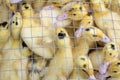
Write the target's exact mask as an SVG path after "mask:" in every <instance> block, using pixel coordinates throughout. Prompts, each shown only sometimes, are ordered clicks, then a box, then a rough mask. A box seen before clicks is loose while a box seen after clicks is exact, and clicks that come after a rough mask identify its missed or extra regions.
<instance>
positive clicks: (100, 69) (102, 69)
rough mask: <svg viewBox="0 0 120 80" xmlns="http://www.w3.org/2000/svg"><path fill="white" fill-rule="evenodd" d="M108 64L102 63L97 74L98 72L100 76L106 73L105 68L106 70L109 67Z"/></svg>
mask: <svg viewBox="0 0 120 80" xmlns="http://www.w3.org/2000/svg"><path fill="white" fill-rule="evenodd" d="M109 64H110V63H109V62H105V61H104V62H103V63H102V64H101V65H100V67H99V72H100V74H105V73H106V72H107V68H108V66H109Z"/></svg>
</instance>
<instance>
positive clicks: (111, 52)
mask: <svg viewBox="0 0 120 80" xmlns="http://www.w3.org/2000/svg"><path fill="white" fill-rule="evenodd" d="M118 50H119V46H118V45H117V44H116V43H114V42H110V43H107V44H106V45H105V46H104V48H103V49H102V50H101V49H100V50H96V51H93V52H91V53H90V55H89V58H90V60H91V62H92V64H93V67H94V69H95V70H99V72H100V74H105V73H106V71H107V68H108V66H109V65H110V64H111V63H112V62H114V61H116V60H117V59H118V55H119V53H118ZM95 60H96V61H95Z"/></svg>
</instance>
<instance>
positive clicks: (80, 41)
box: [75, 26, 110, 54]
mask: <svg viewBox="0 0 120 80" xmlns="http://www.w3.org/2000/svg"><path fill="white" fill-rule="evenodd" d="M75 36H76V37H77V45H76V46H77V47H76V49H77V51H78V52H81V53H83V52H84V53H85V54H88V51H89V48H94V47H95V45H94V43H95V41H102V42H105V43H108V42H110V39H109V37H107V36H106V35H105V34H104V33H103V32H102V31H101V30H100V29H98V28H96V27H93V26H91V27H88V28H85V29H83V28H82V27H80V28H79V29H78V30H77V31H76V32H75ZM80 36H81V37H80ZM79 37H80V38H79ZM83 45H84V48H83Z"/></svg>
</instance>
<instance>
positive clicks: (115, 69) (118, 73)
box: [107, 60, 120, 79]
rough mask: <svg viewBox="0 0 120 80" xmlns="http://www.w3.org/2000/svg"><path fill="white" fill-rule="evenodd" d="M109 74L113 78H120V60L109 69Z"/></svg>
mask: <svg viewBox="0 0 120 80" xmlns="http://www.w3.org/2000/svg"><path fill="white" fill-rule="evenodd" d="M107 73H108V75H109V76H111V78H116V79H117V78H120V60H116V61H115V62H113V63H111V65H110V66H109V67H108V70H107Z"/></svg>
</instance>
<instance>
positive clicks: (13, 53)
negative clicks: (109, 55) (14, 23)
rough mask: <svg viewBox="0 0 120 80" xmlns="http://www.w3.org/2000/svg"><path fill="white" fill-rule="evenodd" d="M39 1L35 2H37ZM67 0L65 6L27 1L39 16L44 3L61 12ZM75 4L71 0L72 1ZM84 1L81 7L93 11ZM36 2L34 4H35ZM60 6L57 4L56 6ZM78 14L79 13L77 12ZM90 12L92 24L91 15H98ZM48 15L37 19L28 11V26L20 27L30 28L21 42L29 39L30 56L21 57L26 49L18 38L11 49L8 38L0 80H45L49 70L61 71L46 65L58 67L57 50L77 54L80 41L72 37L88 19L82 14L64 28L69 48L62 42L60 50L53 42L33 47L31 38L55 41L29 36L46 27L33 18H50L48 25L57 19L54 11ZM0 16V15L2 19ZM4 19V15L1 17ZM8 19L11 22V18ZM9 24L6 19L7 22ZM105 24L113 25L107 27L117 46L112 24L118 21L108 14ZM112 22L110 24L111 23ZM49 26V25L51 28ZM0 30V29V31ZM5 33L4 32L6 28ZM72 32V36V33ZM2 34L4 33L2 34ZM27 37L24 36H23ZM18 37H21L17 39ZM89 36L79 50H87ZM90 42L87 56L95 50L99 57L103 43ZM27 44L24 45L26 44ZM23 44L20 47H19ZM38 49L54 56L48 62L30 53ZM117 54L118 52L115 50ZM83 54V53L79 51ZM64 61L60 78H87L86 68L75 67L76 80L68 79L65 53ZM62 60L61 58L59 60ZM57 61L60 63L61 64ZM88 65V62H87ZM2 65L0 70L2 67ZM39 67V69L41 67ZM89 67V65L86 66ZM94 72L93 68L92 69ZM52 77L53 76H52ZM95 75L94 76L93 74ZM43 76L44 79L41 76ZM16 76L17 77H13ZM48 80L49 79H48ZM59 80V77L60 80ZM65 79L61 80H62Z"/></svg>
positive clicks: (0, 61) (50, 1) (53, 0)
mask: <svg viewBox="0 0 120 80" xmlns="http://www.w3.org/2000/svg"><path fill="white" fill-rule="evenodd" d="M37 1H38V2H37ZM67 1H68V0H66V2H65V3H64V1H63V0H47V1H46V0H36V2H35V0H31V1H29V0H28V2H29V3H30V4H31V5H32V7H33V10H34V11H36V13H38V12H39V10H41V9H42V8H43V5H44V3H48V4H47V5H53V4H55V6H56V5H57V7H58V8H59V9H61V7H62V6H65V5H66V4H68V2H70V1H71V0H70V1H68V2H67ZM73 1H74V0H73ZM85 1H86V2H80V3H81V4H82V5H84V4H88V5H89V7H90V6H91V8H92V3H91V2H89V1H88V0H85ZM75 2H77V3H78V1H77V0H76V1H75ZM22 3H23V2H21V3H20V4H19V6H18V10H17V11H19V12H22V11H21V9H20V6H21V5H22ZM34 3H35V4H34ZM58 3H59V4H58ZM3 4H6V2H3V3H2V4H0V14H1V13H3V14H7V13H6V12H2V11H4V10H2V9H1V6H3ZM96 4H99V5H101V4H103V3H96ZM38 5H39V7H38ZM44 6H46V5H44ZM71 6H73V4H72V3H71ZM110 10H112V6H110ZM78 11H79V10H78ZM102 11H103V10H102V8H101V12H102ZM10 12H11V11H8V13H10ZM82 12H84V10H82ZM89 13H90V15H92V17H93V18H92V19H91V20H93V21H95V20H96V19H95V18H94V13H97V12H95V11H93V10H91V12H89ZM48 14H50V15H51V16H50V17H45V16H44V14H41V15H42V16H41V17H38V16H33V15H32V11H30V15H31V16H30V17H28V18H27V19H29V20H30V26H29V27H23V28H26V29H27V28H29V29H30V30H31V33H30V34H31V37H24V39H28V40H30V41H31V47H29V49H30V54H29V56H27V57H26V56H24V53H23V51H24V50H25V49H26V47H24V45H23V44H21V43H23V42H24V41H23V40H22V39H21V38H20V39H18V41H20V42H19V43H18V44H17V47H16V46H15V47H14V44H13V42H11V41H12V40H13V39H12V38H11V37H9V39H8V42H7V45H5V47H4V48H3V49H1V55H0V68H1V69H0V80H44V79H45V78H44V76H45V75H46V72H49V71H53V72H54V71H55V70H56V72H58V73H59V71H61V69H59V66H58V67H56V68H55V67H50V68H49V66H50V63H51V61H53V64H59V63H58V62H56V61H57V60H58V59H57V58H58V57H59V56H58V55H57V56H56V53H57V50H59V49H64V52H65V51H66V49H70V48H71V49H76V51H75V52H76V53H78V51H79V48H78V42H79V39H76V37H75V35H74V33H75V32H76V30H77V29H78V28H79V23H80V21H81V20H87V19H85V18H84V14H81V15H82V18H81V19H80V20H78V22H77V21H75V20H74V17H75V15H77V14H75V15H72V16H71V17H70V19H73V20H71V21H72V22H71V25H70V26H67V27H65V29H66V30H67V32H68V34H69V36H70V40H71V43H72V44H71V46H70V47H69V46H67V45H65V44H66V41H65V40H64V45H65V46H62V47H58V46H56V43H55V41H53V42H52V43H51V45H48V46H41V47H33V46H34V39H39V38H42V39H44V38H48V39H49V38H52V39H56V38H57V35H51V36H38V37H36V36H35V37H33V36H32V35H33V34H34V32H33V30H32V29H33V28H37V27H46V26H44V25H40V26H35V25H34V24H33V22H32V20H33V19H37V20H39V18H50V21H51V22H54V19H55V18H56V17H53V16H54V14H53V12H52V10H51V11H50V13H48ZM1 17H2V16H1ZM3 17H4V16H3ZM10 20H12V18H11V19H10ZM20 20H22V18H20ZM104 20H106V19H105V18H103V19H101V21H100V22H102V21H104ZM3 21H4V19H3V18H0V22H3ZM8 21H9V20H8ZM107 21H108V22H110V24H112V25H113V27H112V28H109V27H108V28H107V30H108V29H109V30H113V32H114V38H113V39H114V40H115V42H116V43H117V42H118V41H119V36H116V35H117V33H116V31H119V28H117V29H116V27H114V24H115V21H118V22H119V20H118V19H114V18H113V13H112V12H111V18H110V19H107ZM111 22H112V23H111ZM102 23H104V22H102ZM52 24H54V23H52ZM63 25H64V23H63ZM94 25H95V26H96V24H95V23H94ZM0 27H1V25H0ZM50 27H52V26H50ZM0 29H1V28H0ZM1 30H3V29H1ZM5 30H6V29H5ZM8 30H9V31H10V33H11V29H10V28H9V29H8ZM104 30H106V28H105V29H104ZM93 31H94V34H96V32H95V30H93ZM41 32H42V33H40V34H42V35H44V29H42V31H41ZM71 32H72V33H71ZM104 33H106V32H104ZM0 34H2V33H1V32H0ZM3 34H4V33H3ZM26 34H27V33H26ZM0 37H1V36H0ZM20 37H21V36H20ZM87 37H88V36H84V38H82V39H83V41H84V45H82V43H81V45H82V47H81V48H82V49H81V50H86V51H87V50H88V40H87V39H86V38H87ZM67 38H69V37H67ZM3 39H4V38H0V40H3ZM90 41H91V42H93V46H94V47H89V50H88V51H89V52H88V54H90V53H92V52H93V51H95V52H96V54H99V50H102V49H103V43H99V42H96V41H94V40H90ZM25 44H26V43H25ZM0 45H1V46H2V43H1V44H0ZM21 45H22V46H21ZM39 48H42V53H43V55H44V53H45V50H46V49H47V48H52V49H53V57H52V58H51V59H45V58H43V57H41V56H39V55H38V54H36V53H35V52H33V51H32V49H39ZM27 49H28V46H27ZM118 52H119V51H118ZM65 53H67V52H65ZM82 53H84V52H82ZM72 54H74V52H73V53H72ZM78 56H79V55H77V56H75V57H73V64H74V65H73V66H75V63H74V62H75V61H74V59H77V58H78V59H79V57H78ZM65 58H66V62H65V63H66V65H65V67H66V68H65V71H66V74H65V75H63V76H67V77H66V80H86V79H87V78H88V77H89V73H87V71H86V70H85V68H80V67H78V66H77V67H74V68H73V70H72V71H77V74H76V75H77V79H74V78H71V74H72V72H71V73H69V67H71V66H69V62H68V61H67V60H69V59H71V57H68V56H67V55H66V54H65ZM61 60H62V59H61ZM61 60H60V61H61ZM95 61H96V62H98V63H99V62H100V61H101V59H100V57H99V56H98V58H97V60H95ZM88 63H89V62H88ZM60 64H61V63H60ZM1 66H2V67H1ZM41 66H42V67H41ZM88 66H89V65H88ZM95 70H96V69H95ZM80 71H81V72H83V73H82V74H86V75H87V78H86V79H83V78H81V77H82V76H81V75H82V74H81V73H80ZM94 72H97V71H94ZM4 74H5V75H4ZM51 74H52V73H51ZM63 74H64V72H63ZM95 74H96V73H95ZM43 75H44V76H43ZM3 76H4V78H3ZM16 76H17V77H16ZM18 76H19V77H18ZM112 79H113V80H117V79H116V78H115V79H114V78H112ZM49 80H51V79H49ZM56 80H58V79H56ZM60 80H62V79H61V78H60ZM63 80H64V79H63ZM118 80H119V79H118Z"/></svg>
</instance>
